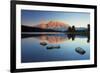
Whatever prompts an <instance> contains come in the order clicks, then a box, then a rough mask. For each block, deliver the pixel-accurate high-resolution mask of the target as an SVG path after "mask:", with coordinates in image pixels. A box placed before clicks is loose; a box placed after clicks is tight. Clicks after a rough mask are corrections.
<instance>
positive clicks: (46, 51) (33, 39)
mask: <svg viewBox="0 0 100 73" xmlns="http://www.w3.org/2000/svg"><path fill="white" fill-rule="evenodd" d="M89 40H90V38H89V36H87V35H82V34H81V35H80V34H64V33H63V34H55V33H54V34H21V62H22V63H30V62H49V61H74V60H88V59H90V42H89ZM77 48H80V49H79V50H77Z"/></svg>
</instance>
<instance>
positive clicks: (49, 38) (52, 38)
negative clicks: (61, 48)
mask: <svg viewBox="0 0 100 73" xmlns="http://www.w3.org/2000/svg"><path fill="white" fill-rule="evenodd" d="M77 36H79V37H87V43H89V42H90V36H89V34H25V35H24V34H22V38H28V37H34V38H38V39H40V41H41V42H48V43H61V42H63V41H65V40H70V39H71V40H72V41H74V40H75V38H77Z"/></svg>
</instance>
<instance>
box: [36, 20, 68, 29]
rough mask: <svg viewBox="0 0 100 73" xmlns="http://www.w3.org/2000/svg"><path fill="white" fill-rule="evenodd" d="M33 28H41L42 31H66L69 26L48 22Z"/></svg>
mask: <svg viewBox="0 0 100 73" xmlns="http://www.w3.org/2000/svg"><path fill="white" fill-rule="evenodd" d="M35 27H38V28H42V29H53V30H58V31H65V30H67V29H68V27H69V25H68V24H65V23H63V22H58V21H50V22H48V23H40V24H39V25H37V26H35Z"/></svg>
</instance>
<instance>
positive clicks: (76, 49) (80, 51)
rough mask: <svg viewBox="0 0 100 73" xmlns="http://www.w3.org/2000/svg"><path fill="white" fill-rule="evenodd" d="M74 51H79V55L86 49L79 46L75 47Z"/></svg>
mask: <svg viewBox="0 0 100 73" xmlns="http://www.w3.org/2000/svg"><path fill="white" fill-rule="evenodd" d="M75 51H76V52H77V53H79V54H80V55H84V54H85V53H86V51H85V50H84V49H83V48H81V47H77V48H75Z"/></svg>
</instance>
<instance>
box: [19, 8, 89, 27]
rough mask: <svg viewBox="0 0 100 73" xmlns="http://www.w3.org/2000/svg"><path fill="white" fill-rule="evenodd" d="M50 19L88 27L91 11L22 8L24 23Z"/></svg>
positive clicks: (37, 22)
mask: <svg viewBox="0 0 100 73" xmlns="http://www.w3.org/2000/svg"><path fill="white" fill-rule="evenodd" d="M49 21H59V22H63V23H65V24H69V25H70V26H73V25H74V26H75V27H87V24H90V13H86V12H61V11H37V10H21V24H22V25H26V26H35V25H38V24H40V23H43V22H46V23H48V22H49Z"/></svg>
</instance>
